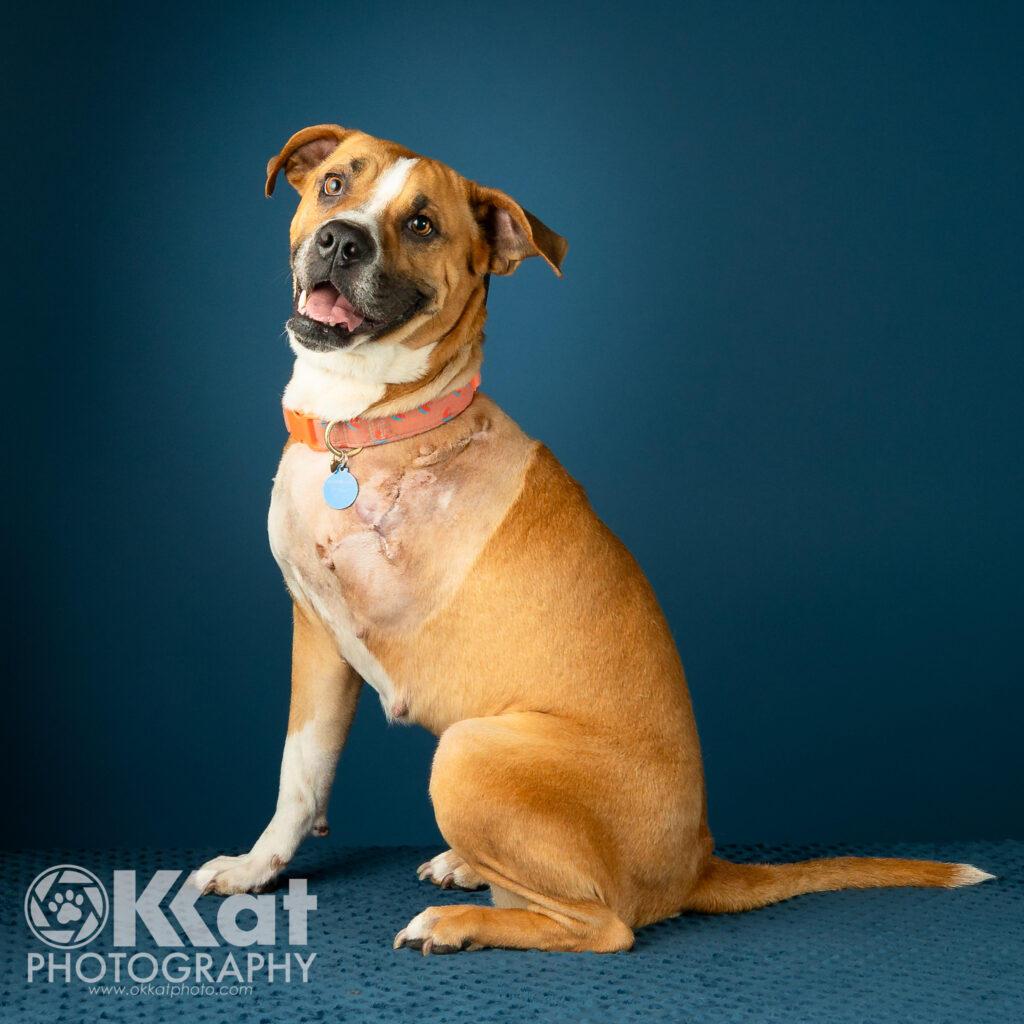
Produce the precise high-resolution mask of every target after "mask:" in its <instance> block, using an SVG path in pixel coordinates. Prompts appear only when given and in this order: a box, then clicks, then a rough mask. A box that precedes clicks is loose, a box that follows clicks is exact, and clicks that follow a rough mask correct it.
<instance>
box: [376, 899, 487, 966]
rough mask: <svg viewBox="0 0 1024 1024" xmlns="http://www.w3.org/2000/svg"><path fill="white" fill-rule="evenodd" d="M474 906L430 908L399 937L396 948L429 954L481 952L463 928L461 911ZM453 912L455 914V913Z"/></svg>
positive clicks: (479, 946)
mask: <svg viewBox="0 0 1024 1024" xmlns="http://www.w3.org/2000/svg"><path fill="white" fill-rule="evenodd" d="M466 909H469V910H472V909H473V908H472V907H469V908H466V907H427V909H426V910H424V911H423V913H421V914H417V915H416V916H415V917H414V918H413V919H412V920H411V921H410V922H409V923H408V924H407V925H406V926H405V927H404V928H403V929H402V930H401V931H400V932H399V933H398V934H397V935H396V936H395V941H394V944H393V946H392V948H393V949H401V948H402V947H403V946H408V947H409V948H410V949H418V950H420V951H421V952H422V953H423V955H424V956H427V955H429V954H430V953H458V952H460V951H462V950H464V949H482V948H483V944H482V943H479V942H474V941H473V939H472V938H471V937H470V936H469V935H468V934H466V929H465V928H464V927H461V926H460V921H459V913H458V912H459V911H461V910H466ZM453 912H454V913H453Z"/></svg>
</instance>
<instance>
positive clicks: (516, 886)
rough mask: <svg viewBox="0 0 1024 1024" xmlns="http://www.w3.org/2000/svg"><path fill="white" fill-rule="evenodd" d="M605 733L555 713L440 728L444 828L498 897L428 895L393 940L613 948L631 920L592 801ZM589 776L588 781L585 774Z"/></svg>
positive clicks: (438, 806) (437, 800) (629, 941)
mask: <svg viewBox="0 0 1024 1024" xmlns="http://www.w3.org/2000/svg"><path fill="white" fill-rule="evenodd" d="M601 763H602V752H601V749H600V745H599V744H594V745H589V744H588V741H587V738H586V737H585V736H584V735H583V733H582V731H581V730H579V729H578V728H577V727H575V726H573V725H572V724H571V723H565V722H562V721H560V720H557V719H555V717H554V716H551V715H542V714H536V713H532V712H525V713H514V714H508V715H498V716H495V717H492V718H474V719H467V720H465V721H462V722H458V723H456V724H455V725H453V726H450V727H449V728H448V729H446V730H445V732H444V733H443V734H442V736H441V740H440V742H439V743H438V748H437V753H436V754H435V756H434V766H433V771H432V774H431V780H430V795H431V799H432V800H433V802H434V810H435V813H436V815H437V822H438V825H439V827H440V829H441V834H442V835H443V836H444V837H445V839H446V840H447V841H448V842H449V843H450V844H451V847H452V851H453V853H455V854H456V855H457V856H458V857H459V858H461V859H462V860H463V861H464V862H465V863H466V865H467V866H468V867H469V868H470V869H471V870H472V871H473V872H475V873H476V874H477V875H479V876H480V878H482V879H483V880H484V881H485V882H487V883H488V884H490V886H491V888H492V892H493V894H494V902H495V904H496V906H494V907H479V906H444V907H428V908H427V909H426V910H425V911H423V913H421V914H419V915H417V916H416V917H415V918H413V919H412V921H410V922H409V924H408V925H407V926H406V927H405V928H404V929H403V930H402V931H401V932H399V933H398V935H397V936H396V938H395V946H396V948H397V947H398V946H412V947H414V948H420V949H422V950H423V952H424V953H431V952H432V953H441V952H455V951H457V950H460V949H478V948H481V947H484V946H499V947H504V948H507V949H547V950H563V951H573V952H582V951H584V950H591V951H594V952H615V951H617V950H624V949H629V948H630V947H631V946H632V945H633V932H632V930H631V929H630V928H629V927H628V925H627V924H626V923H625V922H624V921H623V920H622V918H621V917H620V916H619V915H618V914H617V913H616V911H615V910H614V909H613V905H612V900H611V896H610V893H611V888H612V886H613V884H614V878H615V870H614V869H615V868H616V867H618V865H615V864H614V863H613V862H614V861H615V860H616V859H617V853H616V852H615V851H614V850H611V849H609V848H606V846H605V845H604V844H603V840H602V837H603V835H604V829H603V828H602V826H601V822H600V819H599V816H598V814H597V813H596V811H595V806H596V805H597V804H598V803H599V799H598V800H597V801H595V800H594V797H595V787H594V785H593V782H592V779H593V774H592V773H593V771H594V770H595V768H598V769H599V768H600V765H601ZM588 780H590V781H588Z"/></svg>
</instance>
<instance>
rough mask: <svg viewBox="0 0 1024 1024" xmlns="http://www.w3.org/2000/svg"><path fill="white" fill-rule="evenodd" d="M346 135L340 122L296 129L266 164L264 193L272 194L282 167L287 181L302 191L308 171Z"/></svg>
mask: <svg viewBox="0 0 1024 1024" xmlns="http://www.w3.org/2000/svg"><path fill="white" fill-rule="evenodd" d="M348 134H349V132H348V131H347V130H346V129H344V128H342V127H341V125H340V124H315V125H313V127H312V128H303V129H302V131H301V132H296V133H295V134H294V135H293V136H292V137H291V138H290V139H289V140H288V141H287V142H286V143H285V146H284V149H282V150H281V152H280V153H278V154H277V156H274V157H271V158H270V162H269V163H268V164H267V195H268V196H269V195H273V192H274V184H275V181H276V178H277V172H278V171H280V170H281V168H282V167H283V168H284V176H285V177H286V178H287V179H288V184H289V185H291V186H292V188H294V189H295V191H296V192H301V191H302V187H303V185H304V184H305V182H306V178H307V177H309V173H310V171H312V170H315V169H316V168H317V167H319V166H320V164H322V163H323V162H324V161H325V160H326V159H327V158H328V157H329V156H330V155H331V153H333V152H334V151H335V150H336V149H337V148H338V144H339V143H340V142H341V140H342V139H344V138H345V136H346V135H348Z"/></svg>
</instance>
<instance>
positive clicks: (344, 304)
mask: <svg viewBox="0 0 1024 1024" xmlns="http://www.w3.org/2000/svg"><path fill="white" fill-rule="evenodd" d="M382 323H383V321H382V320H378V319H375V318H374V317H371V316H369V315H368V314H367V313H366V312H365V311H362V310H359V309H357V308H356V307H355V306H354V305H353V304H352V302H351V300H350V299H348V298H347V297H346V296H345V295H343V294H342V293H341V292H340V291H339V290H338V289H337V288H336V287H335V286H334V285H333V284H331V282H330V281H321V282H320V283H319V284H316V285H314V286H313V287H312V288H309V289H308V290H307V289H303V290H302V291H301V292H299V294H298V295H297V296H296V298H295V304H294V307H293V309H292V318H291V320H289V321H288V327H289V329H290V330H291V331H292V333H293V334H294V335H295V336H296V337H297V339H298V340H299V341H300V342H301V343H302V344H303V345H304V346H305V347H306V348H311V349H315V350H319V351H324V350H328V349H336V348H345V347H346V346H348V345H349V344H350V343H352V342H353V341H354V340H355V339H356V338H362V337H363V336H365V335H369V334H371V333H372V332H373V331H375V330H376V329H377V328H379V327H380V326H381V325H382Z"/></svg>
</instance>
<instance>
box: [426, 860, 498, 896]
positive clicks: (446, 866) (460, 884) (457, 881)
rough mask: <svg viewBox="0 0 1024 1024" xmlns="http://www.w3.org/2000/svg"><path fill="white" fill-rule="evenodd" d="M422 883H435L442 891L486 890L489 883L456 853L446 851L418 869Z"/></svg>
mask: <svg viewBox="0 0 1024 1024" xmlns="http://www.w3.org/2000/svg"><path fill="white" fill-rule="evenodd" d="M416 874H417V875H418V876H419V880H420V881H421V882H428V881H429V882H433V883H434V885H439V886H440V887H441V888H442V889H465V890H466V891H467V892H472V891H473V890H474V889H486V888H487V883H486V882H485V881H484V880H483V879H482V878H481V877H480V876H479V875H478V874H477V873H476V872H475V871H474V870H473V869H472V868H471V867H469V865H468V864H466V862H465V861H464V860H463V859H462V858H461V857H460V856H459V855H458V854H457V853H456V852H455V851H454V850H446V851H445V852H444V853H439V854H438V855H437V856H436V857H434V858H433V859H432V860H428V861H425V862H424V863H423V864H421V865H420V866H419V867H418V868H417V869H416Z"/></svg>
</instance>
